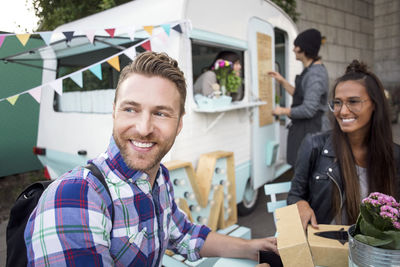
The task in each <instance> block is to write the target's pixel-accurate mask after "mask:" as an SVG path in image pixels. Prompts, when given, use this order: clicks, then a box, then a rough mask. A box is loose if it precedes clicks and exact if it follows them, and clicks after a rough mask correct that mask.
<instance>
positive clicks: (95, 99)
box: [10, 0, 302, 229]
mask: <svg viewBox="0 0 400 267" xmlns="http://www.w3.org/2000/svg"><path fill="white" fill-rule="evenodd" d="M296 35H297V29H296V26H295V24H294V23H293V21H292V20H291V19H290V18H289V17H288V16H287V15H286V14H285V13H284V12H283V11H282V10H281V9H280V8H279V7H278V6H276V5H275V4H274V3H272V2H271V1H268V0H249V1H242V0H218V1H210V0H202V1H199V0H135V1H131V2H128V3H126V4H123V5H120V6H117V7H115V8H112V9H109V10H106V11H104V12H100V13H98V14H95V15H92V16H88V17H85V18H82V19H79V20H77V21H73V22H70V23H67V24H64V25H62V26H60V27H58V28H57V29H55V30H54V31H53V32H51V39H49V40H48V42H46V44H47V45H44V46H43V47H38V48H34V49H31V50H29V51H27V52H24V53H19V54H17V55H14V56H11V57H10V58H12V59H13V60H14V61H18V60H21V61H24V60H25V61H29V60H35V59H36V60H37V59H40V60H42V61H43V65H42V69H43V72H42V85H41V86H39V87H38V88H40V89H41V96H40V115H39V127H38V138H37V146H36V147H35V148H34V152H35V154H37V156H38V158H39V160H40V161H41V163H42V164H43V166H45V168H46V170H47V171H46V172H47V173H48V175H49V177H50V178H52V179H55V178H57V177H58V176H59V175H61V174H62V173H64V172H66V171H68V170H70V169H72V168H74V167H76V166H77V165H84V164H85V163H86V161H87V160H88V159H91V158H93V157H96V156H97V155H99V154H100V153H102V152H104V150H105V148H106V147H107V145H108V142H109V140H110V136H111V134H112V116H111V113H112V104H113V99H114V93H115V88H116V85H117V81H118V77H119V72H120V70H121V69H122V68H123V67H124V66H125V65H127V64H129V62H131V61H132V60H133V59H134V57H135V56H136V55H137V54H138V53H141V52H144V51H146V50H151V51H156V52H166V53H167V54H168V55H169V56H171V57H173V58H175V59H176V60H177V61H178V63H179V66H180V68H181V69H182V70H183V72H184V74H185V78H186V82H187V98H186V106H185V109H186V114H185V115H184V118H183V125H184V126H183V129H182V131H181V133H180V134H179V136H178V137H177V139H176V141H175V144H174V145H173V147H172V149H171V151H170V152H169V153H168V154H167V155H166V156H165V157H164V159H163V160H162V162H163V163H165V165H166V166H167V167H168V168H169V169H170V172H171V178H172V180H173V181H174V190H175V193H176V195H177V201H180V200H181V201H180V207H181V208H182V209H184V210H186V211H187V213H189V214H190V215H192V216H191V220H193V221H196V222H200V223H207V224H209V225H211V227H212V228H214V229H218V228H223V227H226V226H229V225H231V224H232V223H234V222H235V221H236V218H237V217H236V216H237V213H236V212H239V214H248V213H250V212H251V211H252V210H253V209H254V207H255V203H256V200H257V195H258V191H259V189H260V188H261V187H262V186H263V185H264V184H265V183H268V182H270V181H273V180H274V179H275V178H277V177H279V176H280V175H281V174H282V173H284V172H285V171H287V170H288V169H290V168H291V166H290V165H288V164H287V163H286V138H287V129H286V126H287V125H288V124H289V119H288V118H285V117H274V116H273V115H272V112H271V111H272V110H273V109H274V108H275V106H276V105H283V106H289V105H290V104H291V97H290V96H289V95H288V94H287V93H286V92H285V90H284V89H283V88H281V87H280V86H279V85H278V84H276V82H275V81H274V80H273V79H271V78H270V77H269V76H268V71H271V70H276V71H279V72H280V73H281V74H282V75H283V76H285V77H286V78H287V79H288V80H289V81H291V82H293V81H294V77H295V74H297V73H300V72H301V69H302V66H301V64H300V63H299V62H296V60H295V56H294V54H293V53H292V51H291V50H292V49H293V40H294V38H295V37H296ZM41 36H42V37H43V36H44V35H42V34H41ZM224 50H230V51H233V52H236V53H237V54H238V55H239V57H240V62H241V65H242V70H241V74H240V75H241V80H242V83H241V86H240V88H239V90H238V91H237V92H236V93H233V94H230V95H229V96H219V97H218V96H217V95H216V96H214V97H212V98H207V97H202V98H199V97H198V96H195V95H194V92H193V83H194V81H195V80H196V79H197V77H199V76H200V75H201V73H202V72H203V71H204V69H207V67H208V66H210V64H211V63H212V61H213V59H214V58H215V56H216V55H217V54H218V53H219V52H221V51H224ZM220 202H221V203H222V204H221V205H219V204H216V203H220ZM214 206H218V207H219V208H218V209H215V207H214ZM222 210H223V211H224V212H225V215H221V214H222V213H223V212H222ZM220 211H221V212H222V213H221V212H220ZM221 216H222V217H223V218H222V219H219V218H220V217H221ZM224 216H225V217H224Z"/></svg>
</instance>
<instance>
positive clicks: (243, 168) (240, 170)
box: [235, 161, 251, 203]
mask: <svg viewBox="0 0 400 267" xmlns="http://www.w3.org/2000/svg"><path fill="white" fill-rule="evenodd" d="M235 176H236V203H240V202H242V201H243V195H244V189H245V188H246V183H247V180H248V179H249V178H250V176H251V162H250V161H247V162H245V163H242V164H239V165H238V166H236V167H235Z"/></svg>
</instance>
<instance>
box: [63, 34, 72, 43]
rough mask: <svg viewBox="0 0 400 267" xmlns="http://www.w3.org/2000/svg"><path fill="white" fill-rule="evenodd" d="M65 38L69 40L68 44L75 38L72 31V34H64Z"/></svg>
mask: <svg viewBox="0 0 400 267" xmlns="http://www.w3.org/2000/svg"><path fill="white" fill-rule="evenodd" d="M63 34H64V36H65V38H67V42H69V41H71V40H72V37H73V36H74V32H73V31H70V32H63Z"/></svg>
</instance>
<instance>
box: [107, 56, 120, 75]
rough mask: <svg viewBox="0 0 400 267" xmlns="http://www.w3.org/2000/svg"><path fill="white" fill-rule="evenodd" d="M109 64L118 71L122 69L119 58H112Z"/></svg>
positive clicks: (108, 61)
mask: <svg viewBox="0 0 400 267" xmlns="http://www.w3.org/2000/svg"><path fill="white" fill-rule="evenodd" d="M107 63H108V64H110V65H111V66H112V67H113V68H114V69H116V70H117V71H120V68H119V57H118V56H115V57H113V58H110V59H109V60H107Z"/></svg>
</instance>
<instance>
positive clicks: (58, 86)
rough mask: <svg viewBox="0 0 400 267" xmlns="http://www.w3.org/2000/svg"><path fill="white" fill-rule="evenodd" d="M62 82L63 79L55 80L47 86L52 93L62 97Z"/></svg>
mask: <svg viewBox="0 0 400 267" xmlns="http://www.w3.org/2000/svg"><path fill="white" fill-rule="evenodd" d="M62 80H63V79H57V80H55V81H54V82H51V83H50V84H49V86H50V87H51V88H53V90H54V91H56V92H57V94H59V95H62V94H63V87H62Z"/></svg>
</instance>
